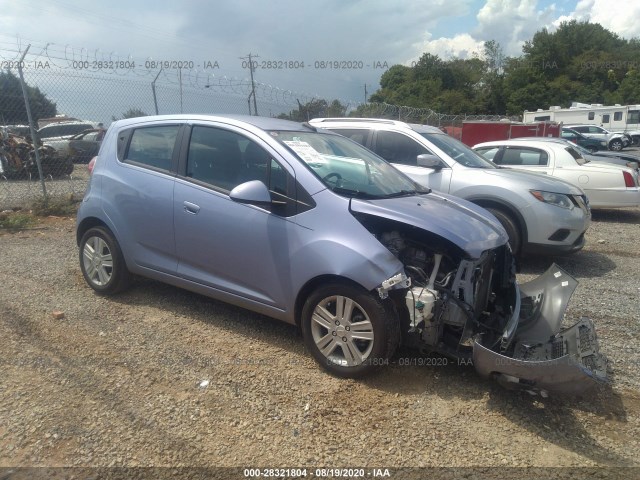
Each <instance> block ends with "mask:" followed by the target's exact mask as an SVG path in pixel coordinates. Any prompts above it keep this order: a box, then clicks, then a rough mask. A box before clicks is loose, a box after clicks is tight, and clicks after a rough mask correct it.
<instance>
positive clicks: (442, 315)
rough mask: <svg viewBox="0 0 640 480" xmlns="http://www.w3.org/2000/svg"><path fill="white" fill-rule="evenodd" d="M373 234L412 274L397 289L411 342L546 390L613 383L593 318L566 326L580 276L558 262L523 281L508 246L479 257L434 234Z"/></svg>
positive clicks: (516, 384)
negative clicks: (518, 279)
mask: <svg viewBox="0 0 640 480" xmlns="http://www.w3.org/2000/svg"><path fill="white" fill-rule="evenodd" d="M376 223H377V222H376ZM387 226H388V225H387ZM370 227H371V224H369V228H370ZM372 233H373V234H374V235H375V236H376V238H378V240H379V241H380V242H381V243H382V244H383V245H384V246H385V247H386V248H387V249H388V250H389V251H390V252H392V253H393V254H394V255H395V256H396V257H397V258H398V259H399V260H400V261H401V262H402V263H403V265H404V268H405V272H406V275H407V277H409V279H410V286H409V287H408V288H405V289H402V290H399V291H395V292H390V294H391V295H390V296H392V298H393V299H394V301H395V302H396V306H397V309H398V310H399V311H404V315H401V319H402V320H401V321H402V332H403V342H404V343H405V344H407V345H409V346H412V347H417V348H419V349H420V350H421V351H423V352H424V351H427V352H429V351H430V352H437V353H440V354H443V355H446V356H450V357H455V358H463V359H470V360H472V361H473V365H474V366H475V368H476V370H478V372H479V373H480V374H482V375H483V376H487V377H493V378H495V379H496V380H497V381H498V382H499V383H501V384H502V385H504V386H506V387H509V388H522V389H526V390H529V391H532V392H536V393H541V394H543V395H544V394H546V392H547V391H556V392H563V393H578V392H581V391H583V390H585V389H587V388H588V387H592V386H594V385H595V384H597V383H599V382H602V381H604V380H606V359H605V357H603V356H602V355H601V354H600V353H599V352H598V344H597V338H596V334H595V329H594V327H593V323H592V322H591V321H590V320H589V319H587V318H583V319H581V320H580V321H579V322H578V323H576V324H575V325H573V326H572V327H570V328H568V329H564V330H561V323H562V319H563V317H564V312H565V309H566V306H567V304H568V301H569V298H570V297H571V295H572V294H573V291H574V290H575V288H576V286H577V281H576V280H575V279H573V278H572V277H571V276H570V275H568V274H567V273H566V272H564V271H563V270H562V269H560V268H559V267H557V266H556V265H552V267H551V268H550V269H549V270H548V271H547V272H546V273H545V274H544V275H542V276H541V277H539V278H537V279H535V280H533V281H531V282H528V283H526V284H524V285H521V286H519V285H518V284H517V282H516V276H515V265H514V262H513V259H512V256H511V252H510V249H509V247H508V246H507V245H503V246H501V247H498V248H496V249H493V250H487V251H485V252H483V253H482V255H481V256H480V258H477V259H473V258H468V256H465V255H464V252H463V251H462V250H461V249H459V248H457V247H456V246H455V245H453V244H448V242H447V241H446V240H444V239H442V238H441V237H437V236H435V235H433V236H432V235H431V234H429V233H428V232H427V234H426V235H421V234H420V233H419V232H417V231H415V230H413V231H412V230H411V229H408V230H406V231H404V232H403V231H401V230H400V229H391V230H389V229H384V230H381V231H375V230H374V231H372ZM419 237H420V238H419ZM407 283H409V282H407Z"/></svg>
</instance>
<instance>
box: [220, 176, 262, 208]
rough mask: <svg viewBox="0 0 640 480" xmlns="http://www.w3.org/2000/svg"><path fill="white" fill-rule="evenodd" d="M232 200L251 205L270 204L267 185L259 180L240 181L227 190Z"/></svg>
mask: <svg viewBox="0 0 640 480" xmlns="http://www.w3.org/2000/svg"><path fill="white" fill-rule="evenodd" d="M229 197H230V198H231V200H233V201H234V202H238V203H249V204H252V205H271V194H270V193H269V189H268V188H267V186H266V185H265V184H264V183H263V182H261V181H260V180H251V181H249V182H245V183H241V184H240V185H238V186H237V187H235V188H234V189H233V190H231V191H230V192H229Z"/></svg>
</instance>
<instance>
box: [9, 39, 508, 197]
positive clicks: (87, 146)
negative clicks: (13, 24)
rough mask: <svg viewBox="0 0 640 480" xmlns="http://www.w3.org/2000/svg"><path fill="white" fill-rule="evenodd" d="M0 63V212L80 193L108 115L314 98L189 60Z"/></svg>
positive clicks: (388, 112)
mask: <svg viewBox="0 0 640 480" xmlns="http://www.w3.org/2000/svg"><path fill="white" fill-rule="evenodd" d="M76 58H77V59H76ZM0 61H1V62H2V68H1V69H0V126H1V127H2V128H0V137H1V143H0V209H6V208H11V207H18V206H19V207H25V206H28V205H29V204H30V203H32V202H33V201H34V200H36V199H42V198H45V199H47V198H49V197H50V196H72V197H75V198H78V197H80V196H81V195H82V194H83V192H84V190H85V187H86V183H87V180H88V172H87V169H86V163H88V162H89V160H90V159H91V158H92V157H93V156H94V155H96V154H97V152H98V149H99V147H100V141H101V137H102V135H103V132H102V128H107V127H108V126H109V124H110V123H111V122H112V121H114V120H116V119H119V118H124V117H132V116H142V115H151V114H156V113H158V114H172V113H181V112H185V113H208V114H212V113H218V114H219V113H235V114H256V113H257V114H258V115H262V116H274V117H275V116H279V115H287V114H289V113H290V112H292V111H294V110H297V109H299V108H301V106H302V105H305V104H309V103H311V104H313V102H314V101H316V102H317V100H318V99H317V98H314V97H312V96H309V95H304V94H299V93H295V92H292V91H289V90H283V89H280V88H277V87H272V86H269V85H266V84H262V83H259V82H252V81H251V80H248V79H244V80H241V79H237V78H227V77H224V76H220V75H214V74H212V73H207V71H206V70H202V69H192V68H187V67H190V65H188V62H186V64H185V65H164V63H163V62H152V61H151V62H149V61H147V62H142V64H140V62H136V61H133V60H114V61H112V60H104V59H102V60H99V59H89V58H88V57H87V56H84V57H83V56H79V57H75V56H73V57H71V58H65V56H62V54H59V55H58V56H56V55H53V54H51V53H50V52H48V51H47V47H46V46H45V47H44V48H40V49H39V50H38V52H37V53H33V52H32V53H29V52H28V48H26V49H25V48H7V47H6V46H3V45H1V44H0ZM328 100H329V101H331V100H332V99H328ZM341 104H342V105H343V106H344V107H345V109H344V114H345V115H352V116H355V115H357V116H360V117H375V118H393V119H398V120H403V121H407V122H413V123H423V124H429V125H436V126H460V125H462V122H463V121H465V120H471V119H488V120H490V119H496V118H497V117H492V116H467V115H443V114H440V113H437V112H434V111H432V110H430V109H428V108H412V107H399V106H396V105H389V104H377V103H367V104H364V105H361V104H358V103H357V102H348V101H347V102H345V101H343V100H341ZM27 105H28V106H29V109H30V113H31V115H29V112H28V110H27ZM323 113H324V112H321V111H320V112H317V116H323ZM29 120H31V121H29Z"/></svg>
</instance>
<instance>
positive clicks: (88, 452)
mask: <svg viewBox="0 0 640 480" xmlns="http://www.w3.org/2000/svg"><path fill="white" fill-rule="evenodd" d="M639 234H640V209H625V210H608V211H600V212H596V213H594V221H593V223H592V227H591V229H590V230H589V231H588V233H587V242H588V243H587V246H586V247H585V249H584V250H583V251H581V252H579V253H578V254H575V255H573V256H570V257H563V258H558V259H555V261H556V262H557V263H558V264H559V265H561V266H562V267H563V268H564V269H566V270H567V271H568V272H569V273H571V274H572V275H574V276H575V277H576V278H577V279H578V280H579V281H580V285H579V286H578V289H577V291H576V293H575V294H574V297H573V298H572V301H571V304H570V307H569V310H568V312H567V316H568V317H571V318H573V319H575V320H577V319H578V318H579V317H580V316H589V317H591V318H592V319H593V320H594V321H595V324H596V328H597V331H598V335H599V340H600V345H601V350H602V351H603V352H604V353H605V354H606V355H607V356H608V357H609V360H610V370H611V376H612V383H611V385H608V386H603V387H602V388H600V389H598V390H596V391H594V392H592V393H590V394H588V395H586V396H583V397H578V398H565V397H551V398H546V399H545V398H541V397H539V396H531V395H529V394H527V393H521V392H512V391H507V390H504V389H502V388H501V387H500V386H498V385H497V384H494V383H493V382H491V381H489V380H484V379H482V378H480V377H478V375H477V374H476V373H475V371H474V369H473V367H471V366H467V365H458V364H457V363H456V362H455V361H453V360H447V359H444V360H440V361H439V362H431V361H425V360H424V358H423V357H420V356H418V355H417V354H416V353H414V352H411V351H404V350H403V351H400V352H399V353H398V354H397V355H396V357H395V358H394V361H393V364H392V365H390V366H389V367H387V368H384V369H383V370H381V371H380V373H379V374H377V375H374V376H372V377H370V378H367V379H364V380H360V381H354V380H340V379H336V378H333V377H331V376H329V375H327V374H325V373H323V372H322V371H321V370H319V368H318V367H317V366H316V364H315V363H314V361H313V360H312V359H311V357H310V355H309V354H308V353H307V352H306V351H305V348H304V346H303V342H302V339H301V336H300V334H299V332H298V331H297V330H296V329H295V328H294V327H292V326H289V325H286V324H283V323H279V322H277V321H275V320H271V319H269V318H265V317H262V316H260V315H256V314H254V313H251V312H248V311H245V310H242V309H239V308H235V307H232V306H229V305H226V304H223V303H220V302H216V301H214V300H210V299H207V298H205V297H202V296H199V295H196V294H192V293H189V292H186V291H183V290H179V289H176V288H173V287H170V286H166V285H162V284H159V283H156V282H153V281H149V280H142V279H140V280H137V281H136V283H135V285H134V287H133V288H132V289H130V290H128V291H127V292H124V293H122V294H120V295H118V296H115V297H110V298H104V297H100V296H97V295H95V294H94V293H93V291H92V290H91V289H90V288H89V287H88V286H86V284H85V282H84V280H83V278H82V275H81V273H80V270H79V267H78V250H77V247H76V245H75V239H74V220H73V219H67V218H49V219H45V220H44V221H42V222H41V223H40V224H39V225H38V226H37V227H36V228H34V229H30V230H26V231H23V232H18V233H7V232H4V233H0V285H2V288H0V339H1V344H2V348H0V364H1V372H2V373H1V375H0V467H4V468H0V478H11V475H14V477H15V478H18V477H17V476H18V475H20V470H11V469H10V467H173V468H174V469H179V468H181V467H237V468H240V470H236V471H234V472H236V473H237V474H238V478H246V477H247V476H248V474H250V473H251V472H246V471H244V470H242V469H245V468H262V467H265V468H266V467H271V468H281V469H284V468H293V467H306V468H308V469H309V470H308V472H309V474H310V475H309V476H310V477H312V476H322V475H321V473H322V471H318V472H317V471H316V469H317V468H318V467H325V468H355V467H366V468H367V469H368V470H367V472H365V473H367V474H368V475H366V476H371V475H372V474H374V473H375V472H373V471H372V470H371V469H373V468H374V467H380V468H389V469H391V475H392V478H401V477H402V476H403V475H404V474H403V473H401V471H399V470H397V469H399V468H401V467H405V468H408V467H412V468H425V467H449V469H450V470H447V471H446V472H447V473H449V474H451V475H450V476H449V475H448V478H452V477H454V476H455V475H458V474H459V475H461V476H460V478H477V477H474V476H473V475H472V474H473V473H474V472H476V473H477V472H478V471H480V470H478V469H483V468H484V469H489V470H483V471H488V472H489V475H493V474H496V475H497V472H502V473H500V475H498V476H500V477H502V478H506V477H505V472H507V471H511V472H513V473H514V478H515V477H518V478H525V477H524V475H523V473H524V472H530V471H529V470H524V469H522V467H540V468H546V467H566V468H565V469H554V470H553V471H554V475H553V476H555V477H556V478H557V477H558V476H562V475H559V474H560V473H562V472H565V473H566V475H567V478H569V477H571V478H583V477H581V476H580V475H578V476H576V475H575V474H574V471H578V472H583V473H587V472H588V473H593V474H594V475H598V477H597V478H600V476H602V477H603V478H605V477H606V476H609V478H624V476H625V475H629V477H628V478H638V477H639V475H638V474H639V473H640V469H638V468H637V467H640V455H639V454H638V452H639V451H640V448H639V447H640V374H639V373H638V367H639V366H640V355H639V354H640V347H639V343H640V342H639V340H638V332H639V330H640V327H639V322H640V313H639V312H640V309H639V306H640V273H638V272H639V268H640V250H639V249H638V238H640V235H639ZM553 260H554V259H548V258H542V259H540V258H537V259H536V258H532V259H526V260H525V261H524V262H523V263H522V269H521V273H520V274H519V280H521V281H526V280H528V279H530V278H533V277H535V276H537V275H539V274H541V273H542V272H543V271H544V270H546V268H547V267H548V266H549V265H550V264H551V262H552V261H553ZM54 311H60V312H63V313H64V317H63V318H54V315H53V312H54ZM434 363H438V364H439V365H438V366H435V365H433V364H434ZM495 467H501V469H496V468H495ZM505 467H520V469H518V468H515V469H514V468H512V469H510V470H503V468H505ZM492 468H493V470H492ZM7 469H9V470H7ZM394 469H395V470H394ZM474 469H476V470H474ZM576 469H577V470H576ZM3 471H4V473H7V472H9V477H3V475H2V474H3ZM543 471H544V472H546V470H543ZM11 472H13V473H11ZM27 472H29V471H27ZM229 472H231V471H229ZM415 472H418V473H417V474H416V475H417V477H416V478H420V476H422V473H424V472H425V471H421V470H416V471H414V473H415ZM420 472H422V473H420ZM430 472H431V474H430V475H429V476H430V477H433V475H432V474H434V472H435V470H431V471H430ZM156 473H157V472H156ZM209 473H211V472H209ZM271 473H274V472H271ZM291 473H292V472H288V473H287V474H286V475H282V476H281V478H290V477H291V476H292V474H291ZM324 473H328V472H326V471H325V472H324ZM331 473H338V475H337V476H336V475H333V476H330V475H326V477H327V478H329V477H332V478H333V477H336V478H337V477H346V476H347V473H355V475H354V477H358V476H359V473H358V472H331ZM342 473H344V475H343V474H342ZM405 473H406V472H405ZM22 474H25V472H24V471H23V472H22ZM313 474H315V475H313ZM394 474H395V475H396V476H395V477H393V475H394ZM454 474H455V475H454ZM465 474H468V475H467V476H466V477H465ZM406 475H409V473H406ZM208 476H211V475H208ZM223 476H224V475H223ZM231 476H232V475H231V474H229V478H231ZM249 476H253V475H249ZM350 478H351V477H350ZM423 478H424V476H423ZM483 478H484V477H483ZM487 478H489V477H487ZM491 478H493V477H491ZM538 478H543V477H542V476H540V475H538ZM589 478H591V477H589Z"/></svg>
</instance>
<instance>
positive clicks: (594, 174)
mask: <svg viewBox="0 0 640 480" xmlns="http://www.w3.org/2000/svg"><path fill="white" fill-rule="evenodd" d="M473 149H474V150H475V151H476V152H478V153H479V154H480V155H482V156H483V157H485V158H486V159H488V160H491V161H492V162H493V163H495V164H496V165H499V166H504V167H509V168H516V169H521V170H528V171H530V172H538V173H544V174H547V175H552V176H554V177H558V178H561V179H563V180H566V181H568V182H571V183H573V184H574V185H577V186H579V187H580V188H582V189H583V190H584V192H585V193H586V194H587V197H588V198H589V203H590V204H591V207H593V208H612V207H635V206H638V205H640V187H639V183H638V182H639V179H638V174H637V173H636V171H635V170H633V169H631V168H627V167H623V166H619V165H606V164H602V163H599V164H595V163H587V162H586V161H585V159H584V158H583V157H582V154H581V153H580V152H579V151H578V150H576V149H575V148H573V147H571V146H569V145H563V144H560V143H555V142H546V141H535V140H532V139H528V140H522V139H517V138H516V139H511V140H499V141H495V142H484V143H479V144H477V145H475V146H474V147H473Z"/></svg>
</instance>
